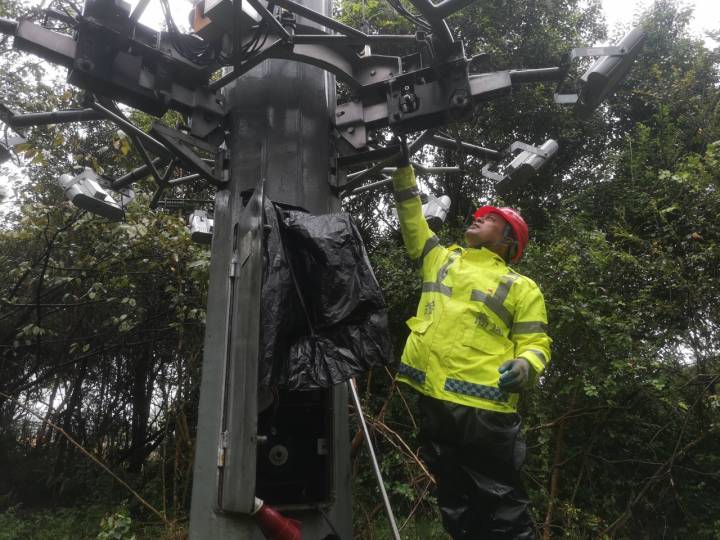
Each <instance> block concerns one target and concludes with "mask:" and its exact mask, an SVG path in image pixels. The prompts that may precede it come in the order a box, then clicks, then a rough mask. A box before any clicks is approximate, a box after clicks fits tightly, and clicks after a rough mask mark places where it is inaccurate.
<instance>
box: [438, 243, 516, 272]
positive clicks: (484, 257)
mask: <svg viewBox="0 0 720 540" xmlns="http://www.w3.org/2000/svg"><path fill="white" fill-rule="evenodd" d="M448 249H449V250H450V251H456V250H459V251H460V254H461V255H462V257H463V259H466V260H468V261H473V262H478V263H499V264H501V265H503V266H505V267H508V265H507V263H506V262H505V261H504V260H503V258H502V257H501V256H500V255H498V254H497V253H495V252H494V251H490V250H489V249H487V248H484V247H481V248H464V247H461V246H459V245H457V244H453V245H452V246H450V247H449V248H448Z"/></svg>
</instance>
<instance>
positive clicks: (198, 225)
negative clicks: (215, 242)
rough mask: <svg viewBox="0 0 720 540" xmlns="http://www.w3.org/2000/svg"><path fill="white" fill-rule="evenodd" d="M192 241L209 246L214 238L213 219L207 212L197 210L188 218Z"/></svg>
mask: <svg viewBox="0 0 720 540" xmlns="http://www.w3.org/2000/svg"><path fill="white" fill-rule="evenodd" d="M188 225H189V226H190V239H191V240H192V241H193V242H195V243H198V244H209V243H210V242H211V241H212V236H213V219H212V218H209V217H208V216H207V212H206V211H205V210H195V211H194V212H193V213H192V214H190V217H189V218H188Z"/></svg>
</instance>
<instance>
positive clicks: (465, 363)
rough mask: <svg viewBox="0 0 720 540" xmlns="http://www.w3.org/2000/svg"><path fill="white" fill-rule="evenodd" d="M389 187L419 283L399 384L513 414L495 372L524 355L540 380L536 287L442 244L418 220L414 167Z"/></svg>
mask: <svg viewBox="0 0 720 540" xmlns="http://www.w3.org/2000/svg"><path fill="white" fill-rule="evenodd" d="M393 189H394V191H395V199H396V203H397V212H398V217H399V219H400V226H401V230H402V236H403V240H404V242H405V247H406V248H407V250H408V253H409V254H410V257H411V258H412V259H414V260H416V261H417V262H418V264H420V265H421V268H422V279H423V286H422V295H421V296H420V304H419V305H418V309H417V314H416V316H415V317H412V318H411V319H409V320H408V321H407V325H408V326H409V327H410V330H411V332H410V336H409V337H408V340H407V343H406V344H405V349H404V350H403V354H402V359H401V363H400V367H399V369H398V373H397V376H396V378H397V380H398V381H402V382H403V383H406V384H409V385H410V386H412V387H413V388H415V389H416V390H417V391H419V392H421V393H423V394H425V395H428V396H431V397H434V398H437V399H443V400H446V401H452V402H454V403H459V404H461V405H468V406H470V407H476V408H480V409H488V410H492V411H498V412H508V413H509V412H515V411H516V408H517V402H518V399H519V395H518V394H516V393H507V392H503V391H502V390H500V389H499V388H498V380H499V377H500V374H499V373H498V367H500V365H501V364H502V363H503V362H505V361H506V360H510V359H512V358H524V359H526V360H527V361H528V362H529V363H530V366H531V367H532V369H533V370H534V371H535V375H536V376H539V375H540V374H541V373H542V371H543V370H544V368H545V366H546V365H547V363H548V361H549V360H550V344H551V341H552V340H551V339H550V337H548V335H547V333H546V329H547V314H546V311H545V301H544V300H543V296H542V293H541V292H540V289H539V288H538V286H537V285H536V284H535V282H534V281H533V280H531V279H529V278H527V277H525V276H523V275H521V274H518V273H517V272H515V271H514V270H512V269H511V268H509V267H508V265H507V264H506V263H505V261H504V260H503V259H502V258H501V257H500V256H498V255H497V254H495V253H493V252H492V251H490V250H488V249H486V248H480V249H472V248H468V249H463V248H461V247H460V246H457V245H452V246H450V247H449V248H445V247H443V246H441V245H440V244H439V242H438V238H437V236H435V234H433V232H432V231H431V230H430V228H429V227H428V225H427V222H426V221H425V219H424V218H423V215H422V203H421V201H420V197H419V192H418V189H417V184H416V182H415V173H414V171H413V170H412V167H402V168H398V170H397V171H396V172H395V174H394V176H393ZM531 375H532V374H531Z"/></svg>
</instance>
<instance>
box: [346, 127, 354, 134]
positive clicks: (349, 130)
mask: <svg viewBox="0 0 720 540" xmlns="http://www.w3.org/2000/svg"><path fill="white" fill-rule="evenodd" d="M347 132H348V133H351V134H352V133H355V128H354V127H353V126H350V127H349V128H347Z"/></svg>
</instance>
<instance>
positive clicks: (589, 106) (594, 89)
mask: <svg viewBox="0 0 720 540" xmlns="http://www.w3.org/2000/svg"><path fill="white" fill-rule="evenodd" d="M646 36H647V34H646V33H645V32H644V31H643V29H642V28H640V27H637V28H634V29H633V30H631V31H630V32H628V33H627V34H626V35H625V37H624V38H622V40H621V41H620V43H618V47H619V48H620V50H621V51H622V53H623V54H622V55H619V56H601V57H600V58H598V59H597V60H596V61H595V63H593V65H592V66H590V69H588V70H587V71H586V72H585V74H584V75H583V76H582V77H581V78H580V82H581V89H580V92H578V100H577V102H576V103H575V112H576V113H577V114H578V115H579V116H581V117H587V116H589V115H590V114H591V113H592V112H593V111H594V110H595V109H596V108H597V106H598V105H600V103H601V102H602V101H603V99H605V97H606V96H607V95H608V94H609V93H610V92H612V91H613V90H614V89H615V87H616V86H617V85H618V83H619V82H620V81H621V80H622V79H623V78H624V77H625V75H627V72H628V71H629V70H630V67H631V66H632V63H633V61H634V60H635V58H636V57H637V55H638V54H639V53H640V50H641V49H642V44H643V42H644V41H645V38H646Z"/></svg>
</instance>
